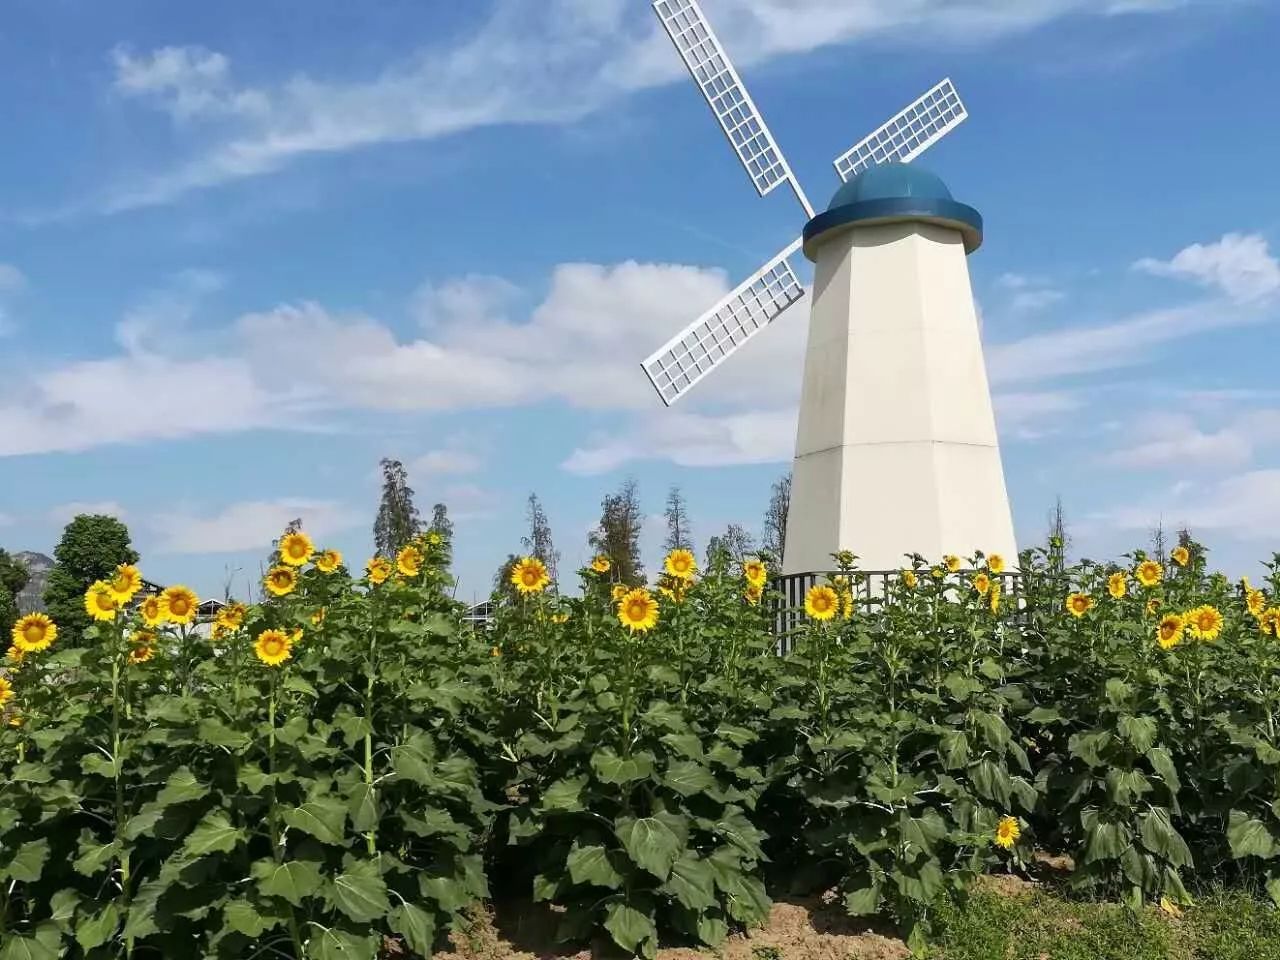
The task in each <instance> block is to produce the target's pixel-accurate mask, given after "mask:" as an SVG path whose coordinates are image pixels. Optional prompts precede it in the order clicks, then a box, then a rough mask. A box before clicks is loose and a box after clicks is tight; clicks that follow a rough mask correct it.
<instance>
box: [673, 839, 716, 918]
mask: <svg viewBox="0 0 1280 960" xmlns="http://www.w3.org/2000/svg"><path fill="white" fill-rule="evenodd" d="M660 889H661V890H662V892H663V893H669V894H671V895H672V896H674V897H675V898H676V899H677V900H679V901H680V902H681V903H682V904H684V905H685V906H686V907H688V908H689V909H690V910H699V911H700V910H706V909H708V908H709V907H713V906H715V904H716V894H715V874H714V872H713V871H712V869H711V865H710V864H709V863H707V862H706V861H705V860H701V859H699V858H698V856H697V855H696V854H694V853H692V852H690V851H686V852H685V854H684V855H683V856H682V857H681V858H680V859H679V860H677V861H676V862H675V864H673V865H672V867H671V876H669V877H668V878H667V882H666V883H664V884H663V885H662V887H661V888H660Z"/></svg>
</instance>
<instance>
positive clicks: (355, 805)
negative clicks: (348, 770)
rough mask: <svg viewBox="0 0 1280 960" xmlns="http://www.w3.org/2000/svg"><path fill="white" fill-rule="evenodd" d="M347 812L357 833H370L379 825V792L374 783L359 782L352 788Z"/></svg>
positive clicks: (352, 827)
mask: <svg viewBox="0 0 1280 960" xmlns="http://www.w3.org/2000/svg"><path fill="white" fill-rule="evenodd" d="M347 812H348V813H350V814H351V829H352V830H355V831H356V832H357V833H368V832H369V831H370V830H372V829H374V828H375V827H376V826H377V825H378V793H377V790H376V789H375V788H374V786H373V785H372V784H369V783H357V784H356V785H355V786H354V787H352V788H351V793H350V800H349V802H348V803H347Z"/></svg>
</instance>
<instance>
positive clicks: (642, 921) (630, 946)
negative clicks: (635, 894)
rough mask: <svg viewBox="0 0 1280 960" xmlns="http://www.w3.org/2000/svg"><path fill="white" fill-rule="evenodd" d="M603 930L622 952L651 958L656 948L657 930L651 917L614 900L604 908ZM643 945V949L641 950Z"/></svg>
mask: <svg viewBox="0 0 1280 960" xmlns="http://www.w3.org/2000/svg"><path fill="white" fill-rule="evenodd" d="M604 926H605V929H606V930H608V931H609V934H610V935H611V936H612V937H613V940H614V942H615V943H616V944H618V946H620V947H622V949H623V950H627V951H630V952H631V953H633V954H635V953H639V954H642V955H644V956H653V955H654V953H655V952H656V951H657V947H658V928H657V926H655V925H654V922H653V917H652V916H651V915H650V914H647V913H641V912H640V911H639V910H637V909H636V908H635V907H633V906H631V905H630V904H627V903H623V902H621V901H619V900H614V901H611V902H610V903H609V905H608V906H607V907H605V921H604ZM642 945H643V948H642Z"/></svg>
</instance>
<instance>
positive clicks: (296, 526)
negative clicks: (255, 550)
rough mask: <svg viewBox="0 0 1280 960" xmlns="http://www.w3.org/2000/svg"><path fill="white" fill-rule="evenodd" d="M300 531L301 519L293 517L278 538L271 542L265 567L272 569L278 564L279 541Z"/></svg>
mask: <svg viewBox="0 0 1280 960" xmlns="http://www.w3.org/2000/svg"><path fill="white" fill-rule="evenodd" d="M301 529H302V518H301V517H294V518H293V519H292V520H290V521H289V522H288V523H286V524H285V525H284V529H283V530H282V531H280V536H278V537H276V538H275V539H274V540H272V541H271V554H270V555H269V556H268V557H267V566H268V567H274V566H275V565H276V564H277V563H279V562H280V541H281V540H283V539H284V538H285V537H287V536H288V535H289V534H291V533H297V532H298V531H299V530H301Z"/></svg>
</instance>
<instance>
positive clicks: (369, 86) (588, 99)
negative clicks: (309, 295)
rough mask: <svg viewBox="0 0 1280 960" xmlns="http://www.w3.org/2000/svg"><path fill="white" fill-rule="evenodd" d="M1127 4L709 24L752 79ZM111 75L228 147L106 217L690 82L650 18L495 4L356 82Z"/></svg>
mask: <svg viewBox="0 0 1280 960" xmlns="http://www.w3.org/2000/svg"><path fill="white" fill-rule="evenodd" d="M1134 2H1135V0H1129V2H1128V3H1127V4H1126V5H1125V7H1126V9H1133V7H1134ZM1138 2H1143V5H1144V6H1151V5H1152V4H1151V0H1138ZM1116 3H1117V0H1019V2H1018V3H1009V2H1007V0H912V2H901V0H859V2H849V0H807V2H805V3H804V4H799V3H797V2H796V0H718V2H709V3H708V4H707V7H708V10H707V14H708V17H710V18H711V19H712V20H713V21H714V23H715V24H716V25H717V28H718V32H719V33H720V35H721V37H722V39H723V40H724V42H725V44H726V47H727V49H729V50H730V51H731V53H732V55H733V57H734V59H735V61H736V63H737V64H738V66H739V67H747V66H750V65H752V64H755V63H760V62H762V61H767V60H769V59H772V58H775V57H778V56H784V55H789V54H799V53H804V52H807V51H810V50H813V49H816V48H819V47H827V46H834V45H839V44H847V43H852V42H855V41H858V40H863V39H868V38H895V39H900V40H902V41H903V42H906V43H917V44H918V43H921V42H929V41H931V40H936V39H939V38H945V39H946V41H947V42H957V41H967V42H979V41H984V40H989V39H992V38H995V37H1001V36H1005V35H1008V34H1010V33H1015V32H1018V31H1023V30H1027V29H1030V28H1033V27H1036V26H1039V25H1041V24H1044V23H1047V22H1049V21H1052V20H1055V19H1058V18H1060V17H1063V16H1065V15H1069V14H1094V15H1109V14H1111V13H1113V12H1115V7H1116ZM112 59H113V61H114V65H115V70H116V77H115V86H116V89H117V91H119V92H120V93H121V94H124V95H128V96H134V97H138V98H145V99H147V100H149V101H150V102H153V103H155V104H157V105H158V106H159V107H160V108H161V109H163V110H165V111H166V112H168V113H169V114H171V115H172V116H173V117H174V118H175V119H177V120H180V121H182V122H185V123H191V122H195V121H197V120H206V121H210V122H213V123H215V124H217V125H218V128H219V131H220V136H219V138H218V139H217V140H216V141H215V142H214V143H213V145H212V146H211V147H209V148H207V149H201V151H200V152H199V154H197V155H196V156H194V157H193V158H192V159H191V160H189V161H188V162H187V163H186V164H185V165H183V166H179V167H178V168H177V169H175V170H171V171H169V172H168V173H165V174H161V175H159V176H157V177H155V178H153V179H151V180H148V181H145V182H142V183H137V184H133V185H130V186H125V187H123V188H120V189H117V190H116V191H115V193H114V194H113V196H112V197H111V198H110V200H109V201H108V203H107V204H106V209H107V210H108V211H113V210H122V209H129V208H132V207H138V206H147V205H152V204H157V203H165V202H168V201H171V200H173V199H174V198H176V197H178V196H181V195H182V194H184V193H186V192H188V191H191V190H197V189H202V188H206V187H210V186H214V185H216V184H220V183H225V182H228V181H232V180H238V179H241V178H244V177H252V176H257V175H260V174H264V173H268V172H271V171H274V170H277V169H280V168H281V167H282V166H284V165H285V164H287V163H289V162H291V161H292V160H294V159H296V158H298V157H302V156H305V155H308V154H315V153H329V152H335V151H342V150H351V149H358V148H361V147H365V146H368V145H371V144H377V143H387V142H403V141H409V140H431V139H435V138H439V137H445V136H450V135H453V134H458V133H462V132H465V131H469V130H474V129H478V128H483V127H487V126H493V125H497V124H529V123H565V122H570V121H573V120H576V119H578V118H580V117H582V116H584V115H586V114H588V113H591V112H592V111H595V110H598V109H600V108H601V107H603V106H605V105H607V104H610V103H612V102H615V101H616V100H617V99H619V98H620V97H621V96H623V95H625V94H627V93H629V92H631V91H634V90H638V89H642V88H645V87H651V86H654V85H656V84H662V83H667V82H671V81H674V80H677V79H679V78H680V77H682V76H683V71H682V70H681V67H680V63H679V58H678V57H677V56H676V54H675V52H674V51H673V50H672V49H671V46H670V43H669V41H668V40H667V38H666V37H665V35H664V34H663V33H662V32H661V30H660V29H659V28H658V26H657V23H656V20H655V18H654V17H653V16H652V14H651V13H650V11H649V10H648V5H647V4H629V3H624V2H623V0H498V2H497V3H496V5H495V6H494V8H493V12H492V14H491V15H490V16H489V18H488V19H487V20H486V21H485V22H484V23H483V25H482V26H481V27H480V28H479V29H478V30H477V31H476V32H475V33H474V34H473V35H471V36H470V37H468V38H466V39H464V40H462V41H461V42H459V43H456V44H455V45H454V46H452V47H444V46H436V47H431V48H427V49H424V50H420V51H418V52H417V53H415V54H414V55H413V56H411V57H409V58H407V59H406V60H404V61H402V62H400V63H396V64H393V65H391V66H389V67H387V68H386V69H384V70H383V71H382V72H381V73H380V74H379V75H377V76H375V77H371V78H367V79H361V80H354V81H334V80H324V79H316V78H313V77H310V76H307V75H305V74H301V75H296V76H293V77H291V78H290V79H288V80H287V81H285V82H282V83H278V84H275V85H273V86H262V87H248V86H243V85H237V84H236V83H235V81H234V78H233V76H232V64H231V63H230V61H229V60H228V59H227V58H226V57H225V56H224V55H222V54H220V53H217V52H214V51H209V50H205V49H202V48H199V47H164V48H161V49H158V50H155V51H152V52H151V53H147V54H140V55H135V54H133V53H131V52H129V51H127V50H124V49H117V50H116V51H115V52H114V54H113V57H112ZM886 106H887V105H886Z"/></svg>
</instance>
